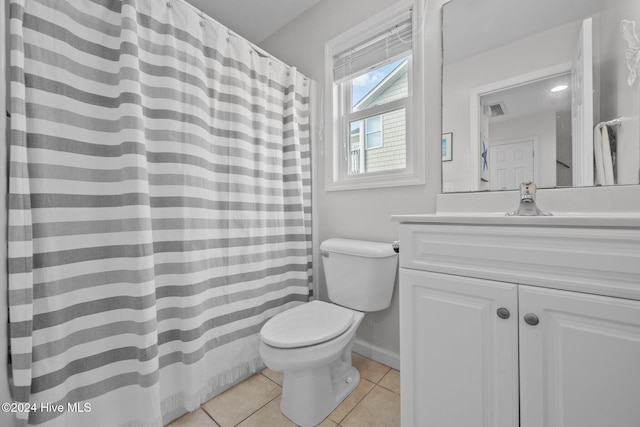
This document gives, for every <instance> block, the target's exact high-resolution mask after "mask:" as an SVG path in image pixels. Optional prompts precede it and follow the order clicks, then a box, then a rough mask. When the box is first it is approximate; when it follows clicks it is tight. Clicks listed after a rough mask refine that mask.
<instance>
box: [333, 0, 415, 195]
mask: <svg viewBox="0 0 640 427" xmlns="http://www.w3.org/2000/svg"><path fill="white" fill-rule="evenodd" d="M422 7H424V5H423V2H422V1H420V0H418V1H417V2H415V3H414V1H413V0H405V1H401V2H399V3H398V4H396V5H394V6H392V7H390V8H388V9H386V10H384V11H382V12H380V13H378V14H377V15H375V16H373V17H372V18H370V19H368V20H366V21H364V22H363V23H361V24H359V25H357V26H356V27H353V28H351V29H350V30H349V31H347V32H345V33H344V34H342V35H340V36H338V37H336V38H334V39H332V40H330V41H329V42H327V43H326V44H325V100H326V102H325V117H326V119H325V129H324V130H325V136H326V140H325V144H326V145H325V147H326V151H327V154H328V155H327V156H325V169H326V174H325V176H326V182H325V189H326V190H327V191H339V190H353V189H364V188H383V187H395V186H405V185H420V184H424V182H425V177H424V176H425V174H424V163H425V159H424V147H423V146H424V143H423V135H424V121H423V120H419V119H415V118H419V117H422V116H423V103H424V102H423V97H421V96H416V95H417V94H419V93H420V92H417V91H416V89H418V90H420V89H421V88H422V87H423V84H422V82H423V74H424V71H423V65H422V64H423V57H424V55H423V49H424V44H423V42H422V40H421V38H422V37H417V35H418V34H421V32H420V31H419V29H418V24H417V21H418V19H416V18H417V17H419V16H422ZM411 8H413V14H412V16H413V22H412V26H413V41H412V42H413V45H412V49H410V50H408V51H407V52H406V53H404V54H402V55H401V56H399V57H396V58H389V61H390V62H392V61H394V60H396V59H399V58H400V57H404V56H407V55H408V64H407V71H408V73H409V75H408V85H409V87H408V91H409V94H408V96H407V97H406V98H403V99H400V100H395V101H391V102H388V103H385V104H382V105H377V106H374V107H371V108H368V109H365V110H363V111H358V112H355V113H350V110H351V101H352V100H351V81H352V80H353V79H349V80H348V81H347V83H348V86H349V87H348V88H347V89H345V90H343V89H341V85H345V83H343V82H336V81H334V78H333V76H334V74H333V61H334V60H333V58H334V55H335V52H340V51H344V50H345V49H348V48H349V47H356V46H358V45H360V44H362V43H363V42H364V41H365V40H367V39H368V38H371V37H372V36H374V35H376V34H379V33H380V28H381V27H385V26H386V27H389V28H392V26H390V25H389V20H390V17H394V18H395V17H397V16H398V15H400V14H401V13H402V12H403V11H406V12H408V10H409V9H411ZM345 86H346V85H345ZM403 107H404V109H405V120H406V167H405V168H403V169H392V170H385V171H376V172H365V173H358V174H354V175H349V164H350V149H349V136H350V132H351V130H350V125H349V123H350V122H353V121H355V120H363V119H366V118H367V117H372V116H376V115H382V114H384V113H387V112H391V111H395V110H399V109H401V108H403ZM360 144H364V147H365V150H366V138H365V140H364V141H360ZM372 149H375V148H372Z"/></svg>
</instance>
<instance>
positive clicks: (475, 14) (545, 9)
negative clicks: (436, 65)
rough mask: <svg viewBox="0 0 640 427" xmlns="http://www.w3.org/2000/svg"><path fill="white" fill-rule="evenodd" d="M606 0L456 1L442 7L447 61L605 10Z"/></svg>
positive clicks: (444, 48)
mask: <svg viewBox="0 0 640 427" xmlns="http://www.w3.org/2000/svg"><path fill="white" fill-rule="evenodd" d="M603 3H605V0H531V1H522V0H482V1H478V0H452V1H450V2H448V3H447V4H445V5H444V7H443V8H442V14H443V18H442V19H443V23H442V31H443V50H444V62H445V64H449V63H453V62H456V61H459V60H461V59H464V58H468V57H470V56H473V55H477V54H479V53H481V52H485V51H487V50H490V49H495V48H497V47H500V46H505V45H507V44H509V43H512V42H513V41H514V40H518V39H521V38H524V37H527V36H530V35H533V34H537V33H539V32H542V31H545V30H549V29H551V28H555V27H557V26H560V25H562V24H566V23H569V22H573V21H576V20H578V19H584V18H585V17H587V16H591V15H593V14H595V13H597V12H599V11H600V10H601V9H602V5H603Z"/></svg>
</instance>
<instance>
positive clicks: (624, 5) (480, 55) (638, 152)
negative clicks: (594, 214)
mask: <svg viewBox="0 0 640 427" xmlns="http://www.w3.org/2000/svg"><path fill="white" fill-rule="evenodd" d="M635 22H638V24H637V25H635ZM639 32H640V2H638V1H637V0H583V1H581V2H574V1H571V0H526V1H518V2H513V1H510V0H482V1H477V0H452V1H451V2H449V3H447V4H446V5H445V6H444V7H443V123H442V132H443V162H442V183H443V192H456V191H493V190H511V189H516V188H518V186H519V184H520V183H521V182H523V181H527V180H533V181H535V182H536V183H537V184H538V187H540V188H552V187H570V186H573V187H580V186H591V185H614V184H638V183H639V175H640V81H639V80H640V78H635V79H634V78H633V77H634V75H637V74H640V41H639V39H638V38H637V37H638V33H639ZM634 43H637V45H636V44H634ZM634 46H635V48H634ZM634 49H635V50H634ZM634 55H635V57H634Z"/></svg>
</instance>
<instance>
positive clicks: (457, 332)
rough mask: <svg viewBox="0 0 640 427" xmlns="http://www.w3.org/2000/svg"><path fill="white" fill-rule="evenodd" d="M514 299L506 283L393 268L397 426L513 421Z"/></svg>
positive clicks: (496, 426) (506, 424)
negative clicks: (501, 311)
mask: <svg viewBox="0 0 640 427" xmlns="http://www.w3.org/2000/svg"><path fill="white" fill-rule="evenodd" d="M517 301H518V296H517V286H515V285H512V284H507V283H501V282H492V281H488V280H480V279H470V278H464V277H458V276H450V275H445V274H438V273H428V272H422V271H415V270H407V269H404V268H401V269H400V360H401V367H400V375H401V379H400V384H401V393H400V394H401V396H402V400H401V402H402V403H401V408H402V425H403V426H425V427H444V426H455V427H481V426H483V427H513V426H517V425H518V354H517V350H518V344H517V338H518V321H517V319H518V313H517V310H518V302H517ZM498 308H506V309H507V310H509V312H510V317H509V318H507V319H502V318H499V317H498V316H497V313H496V312H497V310H498Z"/></svg>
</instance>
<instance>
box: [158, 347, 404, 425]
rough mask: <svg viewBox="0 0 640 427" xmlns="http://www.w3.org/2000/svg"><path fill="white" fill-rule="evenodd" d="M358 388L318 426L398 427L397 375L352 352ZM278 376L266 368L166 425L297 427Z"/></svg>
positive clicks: (398, 391)
mask: <svg viewBox="0 0 640 427" xmlns="http://www.w3.org/2000/svg"><path fill="white" fill-rule="evenodd" d="M353 365H354V366H355V367H356V368H357V369H358V370H359V371H360V384H359V385H358V387H357V388H356V389H355V390H354V391H353V393H351V394H350V395H349V396H347V398H346V399H345V400H344V401H343V402H342V403H341V404H340V405H338V407H337V408H336V409H335V410H334V411H333V412H332V413H331V414H329V416H328V417H327V418H325V420H324V421H323V422H322V423H321V424H320V427H360V426H362V427H365V426H366V427H376V426H380V427H393V426H400V372H399V371H397V370H395V369H392V368H389V367H388V366H385V365H382V364H380V363H378V362H375V361H373V360H371V359H368V358H366V357H363V356H360V355H359V354H356V353H353ZM281 391H282V375H281V374H280V373H278V372H273V371H271V370H270V369H268V368H267V369H264V370H263V371H262V372H260V373H257V374H255V375H253V376H252V377H249V378H247V379H246V380H244V381H243V382H241V383H240V384H238V385H236V386H235V387H233V388H230V389H229V390H227V391H225V392H224V393H222V394H220V395H218V396H216V397H214V398H213V399H211V400H209V401H208V402H206V403H204V404H203V405H202V406H201V407H200V408H199V409H198V410H196V411H194V412H191V413H189V414H186V415H184V416H183V417H181V418H178V419H177V420H175V421H174V422H173V423H171V424H169V426H168V427H232V426H239V427H288V426H292V427H295V424H294V423H292V422H291V421H289V419H288V418H286V417H285V416H284V415H282V413H280V397H281Z"/></svg>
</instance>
